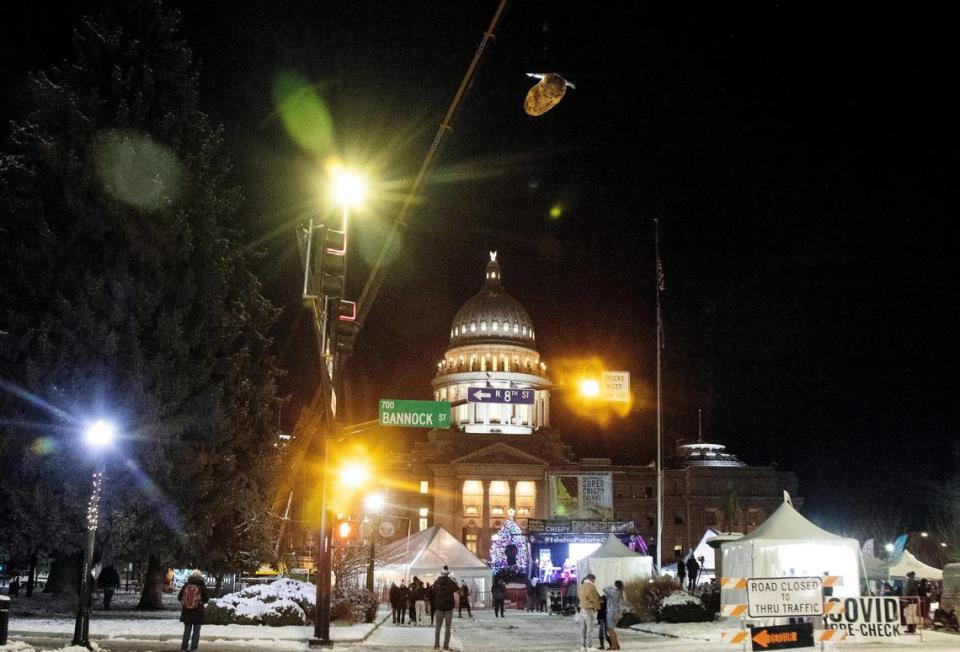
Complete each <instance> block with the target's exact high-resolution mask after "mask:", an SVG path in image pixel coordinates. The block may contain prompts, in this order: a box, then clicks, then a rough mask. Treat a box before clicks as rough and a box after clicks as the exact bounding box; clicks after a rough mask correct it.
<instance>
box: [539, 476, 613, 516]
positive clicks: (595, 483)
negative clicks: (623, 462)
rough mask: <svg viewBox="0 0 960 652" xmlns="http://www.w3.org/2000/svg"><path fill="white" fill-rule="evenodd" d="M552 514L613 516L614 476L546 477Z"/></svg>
mask: <svg viewBox="0 0 960 652" xmlns="http://www.w3.org/2000/svg"><path fill="white" fill-rule="evenodd" d="M547 479H548V487H549V492H550V513H551V514H552V515H554V516H565V517H567V518H594V519H612V518H613V476H612V475H611V474H610V473H579V474H551V475H548V476H547Z"/></svg>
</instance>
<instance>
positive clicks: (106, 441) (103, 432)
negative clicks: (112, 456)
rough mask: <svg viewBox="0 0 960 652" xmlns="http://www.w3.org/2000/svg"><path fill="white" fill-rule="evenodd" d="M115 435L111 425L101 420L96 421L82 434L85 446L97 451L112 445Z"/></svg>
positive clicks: (114, 429)
mask: <svg viewBox="0 0 960 652" xmlns="http://www.w3.org/2000/svg"><path fill="white" fill-rule="evenodd" d="M115 433H116V428H114V425H113V424H112V423H110V422H109V421H104V420H103V419H97V420H96V421H95V422H93V423H91V424H90V425H89V426H88V427H87V430H86V431H85V432H84V434H83V439H84V441H85V442H86V443H87V446H90V447H91V448H94V449H99V448H103V447H105V446H109V445H110V444H112V443H113V438H114V435H115Z"/></svg>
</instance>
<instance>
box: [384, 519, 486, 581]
mask: <svg viewBox="0 0 960 652" xmlns="http://www.w3.org/2000/svg"><path fill="white" fill-rule="evenodd" d="M380 558H381V559H382V563H381V564H378V565H377V567H376V568H375V569H374V581H375V583H376V584H378V585H380V586H389V585H390V583H391V582H395V583H396V584H398V585H399V584H400V582H401V581H405V582H408V583H409V582H410V580H411V579H412V578H413V577H419V578H420V579H421V580H423V581H424V582H431V583H432V582H434V581H436V579H437V577H439V576H440V569H441V568H443V567H444V566H447V567H448V568H449V569H450V575H451V576H452V577H453V578H454V579H456V580H457V581H458V582H460V581H463V580H466V581H467V585H468V586H469V587H470V590H471V592H472V593H473V594H474V595H475V596H477V597H478V598H479V597H480V596H482V594H483V593H484V592H485V591H489V589H490V587H491V586H493V583H492V582H493V574H492V573H491V572H490V568H489V567H488V566H487V565H486V564H485V563H483V562H482V561H480V559H478V558H477V556H476V555H474V554H473V553H472V552H470V551H469V550H468V549H467V547H466V546H465V545H463V544H462V543H460V541H458V540H457V538H456V537H455V536H453V535H452V534H450V532H449V531H448V530H447V529H446V528H444V527H443V526H442V525H434V526H433V527H430V528H427V529H426V530H422V531H420V532H417V533H416V534H411V535H410V536H409V537H404V538H403V539H400V540H398V541H394V542H393V543H391V544H389V545H388V546H387V547H386V548H384V550H383V553H382V554H381V555H380Z"/></svg>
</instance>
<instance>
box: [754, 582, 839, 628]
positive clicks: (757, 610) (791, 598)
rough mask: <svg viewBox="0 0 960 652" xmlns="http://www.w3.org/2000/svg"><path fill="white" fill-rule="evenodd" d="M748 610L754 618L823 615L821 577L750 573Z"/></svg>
mask: <svg viewBox="0 0 960 652" xmlns="http://www.w3.org/2000/svg"><path fill="white" fill-rule="evenodd" d="M747 611H748V613H749V614H750V617H751V618H792V617H797V616H822V615H823V582H822V581H821V579H820V578H819V577H748V578H747Z"/></svg>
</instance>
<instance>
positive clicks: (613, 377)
mask: <svg viewBox="0 0 960 652" xmlns="http://www.w3.org/2000/svg"><path fill="white" fill-rule="evenodd" d="M601 381H602V382H601V392H602V396H603V400H604V401H607V402H610V403H629V402H630V372H629V371H604V372H603V376H602V378H601Z"/></svg>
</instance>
